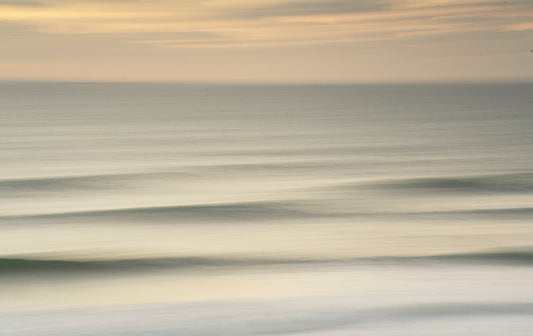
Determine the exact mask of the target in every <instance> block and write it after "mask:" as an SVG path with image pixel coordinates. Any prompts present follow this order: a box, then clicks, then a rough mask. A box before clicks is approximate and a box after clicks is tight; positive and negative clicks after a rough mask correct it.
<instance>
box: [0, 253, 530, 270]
mask: <svg viewBox="0 0 533 336" xmlns="http://www.w3.org/2000/svg"><path fill="white" fill-rule="evenodd" d="M465 263H466V264H480V265H482V264H490V265H508V266H533V251H525V252H524V251H515V252H483V253H464V254H443V255H425V256H376V257H358V258H342V259H311V258H283V257H280V258H258V257H255V258H252V257H250V258H222V257H167V258H146V259H112V260H87V261H85V260H83V261H79V260H57V259H24V258H1V259H0V274H4V275H7V274H11V273H15V274H21V273H68V272H73V273H74V272H76V273H78V272H117V271H127V272H144V271H147V270H164V269H168V270H183V269H192V268H203V269H206V268H208V269H216V268H237V269H240V268H250V267H267V266H284V265H291V266H298V265H299V266H312V267H317V266H343V267H349V266H357V265H376V266H379V265H409V264H410V265H420V266H423V265H435V264H465Z"/></svg>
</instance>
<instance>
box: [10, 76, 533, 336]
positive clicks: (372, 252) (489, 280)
mask: <svg viewBox="0 0 533 336" xmlns="http://www.w3.org/2000/svg"><path fill="white" fill-rule="evenodd" d="M532 289H533V84H527V83H521V84H512V83H507V84H424V85H422V84H419V85H415V84H409V85H408V84H404V85H216V84H213V85H204V84H135V83H131V84H127V83H44V82H33V83H30V82H0V335H6V336H7V335H9V336H23V335H24V336H45V335H46V336H52V335H69V336H70V335H81V336H93V335H94V336H96V335H98V336H100V335H105V336H116V335H124V336H126V335H128V336H129V335H151V336H160V335H161V336H162V335H165V336H166V335H173V336H174V335H184V336H189V335H190V336H226V335H227V336H246V335H278V336H289V335H291V336H292V335H294V336H346V335H362V336H365V335H379V336H398V335H483V336H491V335H494V336H496V335H498V336H500V335H507V336H509V335H511V336H512V335H524V336H525V335H528V336H529V335H532V333H533V290H532Z"/></svg>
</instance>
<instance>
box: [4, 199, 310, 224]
mask: <svg viewBox="0 0 533 336" xmlns="http://www.w3.org/2000/svg"><path fill="white" fill-rule="evenodd" d="M287 205H288V203H284V202H237V203H222V204H221V203H215V204H197V205H176V206H158V207H157V206H156V207H137V208H121V209H107V210H90V211H77V212H64V213H53V214H37V215H21V216H4V217H0V220H1V221H7V222H9V221H17V220H24V221H27V220H48V221H49V220H54V221H63V220H69V221H78V220H80V221H81V220H84V219H90V220H113V221H128V222H151V223H165V222H169V221H172V222H176V221H180V220H209V221H219V222H220V221H224V220H231V221H242V220H246V221H263V220H271V219H281V218H300V217H311V216H316V215H317V214H312V213H309V212H306V211H303V210H298V209H293V208H291V207H290V206H289V207H288V206H287Z"/></svg>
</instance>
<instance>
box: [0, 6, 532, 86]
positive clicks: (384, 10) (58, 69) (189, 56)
mask: <svg viewBox="0 0 533 336" xmlns="http://www.w3.org/2000/svg"><path fill="white" fill-rule="evenodd" d="M532 50H533V0H507V1H488V0H464V1H459V0H424V1H422V0H248V1H245V0H0V80H1V79H30V80H82V81H83V80H89V81H93V80H106V81H107V80H109V81H144V80H146V81H213V82H369V81H370V82H383V81H454V80H458V81H462V80H481V81H484V80H490V81H498V80H505V81H508V80H533V51H532Z"/></svg>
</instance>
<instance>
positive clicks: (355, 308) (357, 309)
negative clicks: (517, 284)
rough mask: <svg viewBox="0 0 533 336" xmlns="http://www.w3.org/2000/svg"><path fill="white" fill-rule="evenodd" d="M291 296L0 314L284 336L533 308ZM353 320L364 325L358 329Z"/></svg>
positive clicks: (30, 325) (46, 331) (181, 331)
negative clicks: (372, 303)
mask: <svg viewBox="0 0 533 336" xmlns="http://www.w3.org/2000/svg"><path fill="white" fill-rule="evenodd" d="M295 303H299V304H297V305H295V304H291V302H289V301H287V300H284V301H280V300H279V301H278V300H276V301H273V300H271V301H269V302H251V301H246V302H235V301H233V302H212V301H210V302H199V303H187V304H180V303H169V304H141V305H129V306H112V307H106V308H105V309H102V308H85V309H72V310H66V309H63V310H46V311H37V312H30V313H28V312H24V313H18V312H16V313H1V314H0V316H1V317H2V319H3V320H5V321H6V324H7V326H8V329H7V330H9V331H10V332H11V334H13V335H29V334H31V335H50V334H52V333H53V334H57V335H73V334H80V330H83V331H84V332H83V334H84V335H85V334H90V335H109V334H120V335H131V334H149V335H196V336H215V335H216V336H230V335H231V336H250V335H284V336H287V335H297V334H298V335H300V334H303V333H306V334H307V333H312V334H316V333H323V334H324V335H326V334H328V335H329V334H330V333H331V332H332V333H335V332H336V331H339V330H344V331H345V332H346V331H348V332H350V331H351V332H352V334H360V333H361V331H362V330H363V331H364V330H366V331H370V332H371V333H372V332H375V333H376V334H381V333H380V330H382V329H381V328H385V330H383V331H385V332H386V330H387V327H394V328H395V330H400V331H401V332H400V333H395V334H398V335H404V334H405V335H407V334H409V331H411V330H413V327H415V328H422V329H418V330H416V329H415V330H416V331H418V332H420V331H422V332H424V331H428V333H427V334H434V332H433V333H431V332H430V331H431V329H430V330H428V326H424V325H415V326H413V325H411V324H410V323H407V325H405V324H406V323H405V322H416V321H425V320H427V319H430V318H447V319H443V320H442V321H441V323H437V324H436V325H430V326H429V328H434V327H439V326H441V325H443V323H444V324H446V323H449V322H453V320H452V321H450V320H449V318H452V319H453V318H454V317H461V318H462V319H464V318H465V317H466V318H467V320H468V319H471V318H475V317H481V316H498V317H501V316H517V317H529V316H530V315H531V314H532V313H533V303H531V302H513V301H503V302H483V301H480V302H476V301H466V302H435V303H417V304H403V305H395V306H381V307H371V308H363V307H361V306H360V305H353V304H351V305H348V306H344V307H338V306H335V305H334V306H330V305H328V306H327V307H324V302H315V301H312V300H311V301H297V302H295ZM21 321H24V322H25V323H20V322H21ZM65 321H68V322H67V323H65ZM484 322H486V321H484ZM520 322H521V321H517V323H518V327H522V328H524V325H523V322H522V323H520ZM391 323H393V324H392V325H391ZM496 325H498V324H496ZM359 326H362V327H363V329H358V327H359ZM470 326H471V327H472V328H474V329H472V330H474V331H477V327H479V326H478V325H477V324H476V323H475V322H474V323H473V324H470ZM52 328H53V331H52ZM352 328H353V329H352ZM415 330H413V331H415ZM526 330H527V329H526ZM343 334H344V333H343ZM346 334H347V333H346ZM388 334H389V333H387V335H388ZM417 334H418V333H417ZM476 334H477V333H476ZM525 334H527V333H524V335H525ZM491 335H492V333H491Z"/></svg>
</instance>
